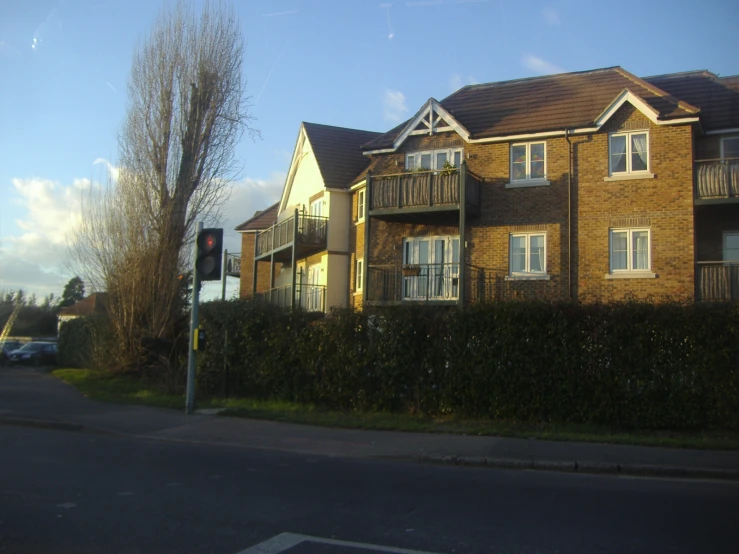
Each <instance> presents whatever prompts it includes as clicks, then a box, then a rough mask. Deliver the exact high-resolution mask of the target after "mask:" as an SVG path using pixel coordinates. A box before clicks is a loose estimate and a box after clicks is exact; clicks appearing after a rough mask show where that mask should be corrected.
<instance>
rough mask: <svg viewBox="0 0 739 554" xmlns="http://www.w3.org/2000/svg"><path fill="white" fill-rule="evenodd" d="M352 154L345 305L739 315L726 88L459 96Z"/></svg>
mask: <svg viewBox="0 0 739 554" xmlns="http://www.w3.org/2000/svg"><path fill="white" fill-rule="evenodd" d="M361 152H362V153H363V154H364V157H365V159H366V160H367V161H366V163H365V164H364V165H365V166H366V167H360V170H361V173H359V171H358V173H359V175H358V176H356V177H354V178H353V179H349V180H347V181H346V182H342V183H340V184H338V186H339V188H341V189H343V190H345V191H348V194H349V198H350V203H347V210H349V206H351V218H350V222H349V225H348V232H347V222H346V221H344V219H343V218H340V217H336V218H335V216H334V215H332V216H331V217H330V218H329V221H328V226H329V228H331V226H333V225H334V219H336V225H337V226H338V227H340V229H341V234H342V236H343V235H347V236H348V248H347V250H346V257H347V259H348V262H349V271H348V272H347V274H346V277H345V278H348V287H347V293H348V294H347V299H346V303H347V304H348V305H352V306H355V307H360V306H362V305H382V304H394V303H401V302H412V301H422V302H428V303H438V304H455V303H467V302H475V301H481V300H493V299H507V298H546V299H573V300H578V301H608V300H618V299H624V298H639V299H653V300H656V301H659V300H663V299H667V298H680V299H682V298H696V299H699V300H713V299H728V298H733V299H736V298H738V297H739V77H724V78H720V77H717V76H716V75H713V74H711V73H709V72H707V71H696V72H689V73H680V74H671V75H662V76H657V77H648V78H644V79H642V78H638V77H636V76H634V75H632V74H630V73H629V72H627V71H625V70H623V69H621V68H619V67H614V68H606V69H599V70H594V71H586V72H579V73H567V74H560V75H551V76H545V77H536V78H531V79H519V80H515V81H506V82H500V83H488V84H482V85H470V86H467V87H464V88H462V89H460V90H459V91H457V92H455V93H454V94H452V95H450V96H449V97H447V98H446V99H444V100H442V101H441V102H438V101H436V100H434V99H429V101H428V102H426V103H425V104H424V106H422V107H421V109H420V110H419V111H418V112H417V113H416V115H415V116H414V117H413V118H411V119H409V120H408V121H406V122H404V123H402V124H400V125H398V126H397V127H396V128H394V129H391V130H390V131H388V132H386V133H384V134H382V135H379V136H376V137H374V138H373V139H371V140H369V141H368V142H366V143H364V144H363V145H362V146H361ZM358 165H359V164H358ZM355 175H356V174H355ZM283 197H284V195H283ZM244 251H245V252H246V249H244ZM732 261H733V263H732Z"/></svg>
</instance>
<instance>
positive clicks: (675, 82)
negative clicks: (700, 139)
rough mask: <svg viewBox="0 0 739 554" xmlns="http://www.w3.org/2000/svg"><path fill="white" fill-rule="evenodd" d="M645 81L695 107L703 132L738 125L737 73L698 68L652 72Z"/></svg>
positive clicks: (738, 78)
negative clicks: (672, 71)
mask: <svg viewBox="0 0 739 554" xmlns="http://www.w3.org/2000/svg"><path fill="white" fill-rule="evenodd" d="M644 80H645V81H648V82H650V83H653V84H654V85H656V86H658V87H660V88H661V89H664V90H666V91H668V92H669V93H670V94H672V95H674V96H676V97H677V98H680V99H682V100H685V101H686V102H690V103H691V104H693V105H695V106H698V107H699V108H700V110H701V114H700V118H701V125H702V126H703V130H704V131H712V130H717V129H731V128H737V127H739V75H734V76H731V77H718V76H717V75H715V74H713V73H711V72H710V71H705V70H701V71H689V72H685V73H671V74H668V75H655V76H653V77H645V78H644Z"/></svg>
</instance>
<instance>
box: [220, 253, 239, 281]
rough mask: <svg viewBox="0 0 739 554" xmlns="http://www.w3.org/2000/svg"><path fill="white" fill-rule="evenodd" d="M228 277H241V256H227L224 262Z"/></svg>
mask: <svg viewBox="0 0 739 554" xmlns="http://www.w3.org/2000/svg"><path fill="white" fill-rule="evenodd" d="M224 263H225V264H226V275H227V276H228V277H241V254H240V253H239V254H231V253H229V254H227V255H226V259H225V260H224Z"/></svg>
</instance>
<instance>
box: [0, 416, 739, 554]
mask: <svg viewBox="0 0 739 554" xmlns="http://www.w3.org/2000/svg"><path fill="white" fill-rule="evenodd" d="M283 533H292V534H300V535H309V536H313V537H323V538H326V539H333V540H334V541H350V542H351V543H362V544H363V546H362V547H361V548H360V547H359V546H352V545H348V544H344V545H342V544H339V543H337V542H335V543H326V542H318V539H316V540H314V541H310V540H307V539H306V540H303V539H301V538H300V537H298V538H296V535H282V536H281V537H279V538H275V537H277V536H278V535H281V534H283ZM265 541H267V542H266V544H264V543H265ZM270 541H271V542H270ZM259 544H262V546H261V547H259V548H254V546H255V545H259ZM737 544H739V484H737V483H729V482H719V481H681V480H664V479H639V478H625V477H613V476H594V475H572V474H560V473H547V472H531V471H513V470H511V471H504V470H493V469H484V468H464V467H445V466H433V465H422V464H415V463H410V462H408V463H405V462H397V461H378V460H361V459H341V458H331V457H319V456H313V455H305V454H291V453H285V452H273V451H267V450H255V449H250V448H239V447H221V446H212V445H199V444H192V443H186V442H171V441H157V440H148V439H137V438H118V437H110V436H102V435H95V434H90V433H78V432H69V431H58V430H46V429H30V428H20V427H12V426H0V553H3V554H5V553H13V554H22V553H41V552H43V553H48V554H52V553H75V554H86V553H93V552H116V553H118V552H120V553H165V552H173V553H174V552H177V553H219V554H220V553H223V554H236V553H239V552H243V551H247V552H249V554H251V553H252V552H263V553H267V552H269V553H275V554H276V553H277V552H285V553H287V554H318V553H326V554H370V553H371V552H380V553H381V554H382V553H383V552H393V550H392V549H391V548H389V547H393V548H396V549H408V550H413V551H425V552H434V553H441V554H451V553H456V552H459V553H463V552H470V553H477V552H479V553H526V554H533V553H576V554H577V553H583V554H584V553H587V554H595V553H606V552H614V553H616V552H617V553H635V552H644V553H650V554H651V553H660V552H710V553H720V552H732V553H734V552H736V551H737ZM280 545H282V546H280ZM370 545H374V546H370ZM377 545H382V546H384V547H388V548H381V547H379V546H377ZM249 548H251V550H247V549H249ZM395 552H399V550H395Z"/></svg>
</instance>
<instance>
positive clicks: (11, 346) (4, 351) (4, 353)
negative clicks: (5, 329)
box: [0, 340, 21, 367]
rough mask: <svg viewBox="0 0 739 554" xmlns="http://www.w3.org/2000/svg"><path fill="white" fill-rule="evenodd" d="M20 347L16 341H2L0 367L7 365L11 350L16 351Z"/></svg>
mask: <svg viewBox="0 0 739 554" xmlns="http://www.w3.org/2000/svg"><path fill="white" fill-rule="evenodd" d="M20 347H21V343H20V342H19V341H17V340H4V341H2V342H0V367H4V366H6V365H8V361H9V358H10V353H11V352H12V351H13V350H18V349H19V348H20Z"/></svg>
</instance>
